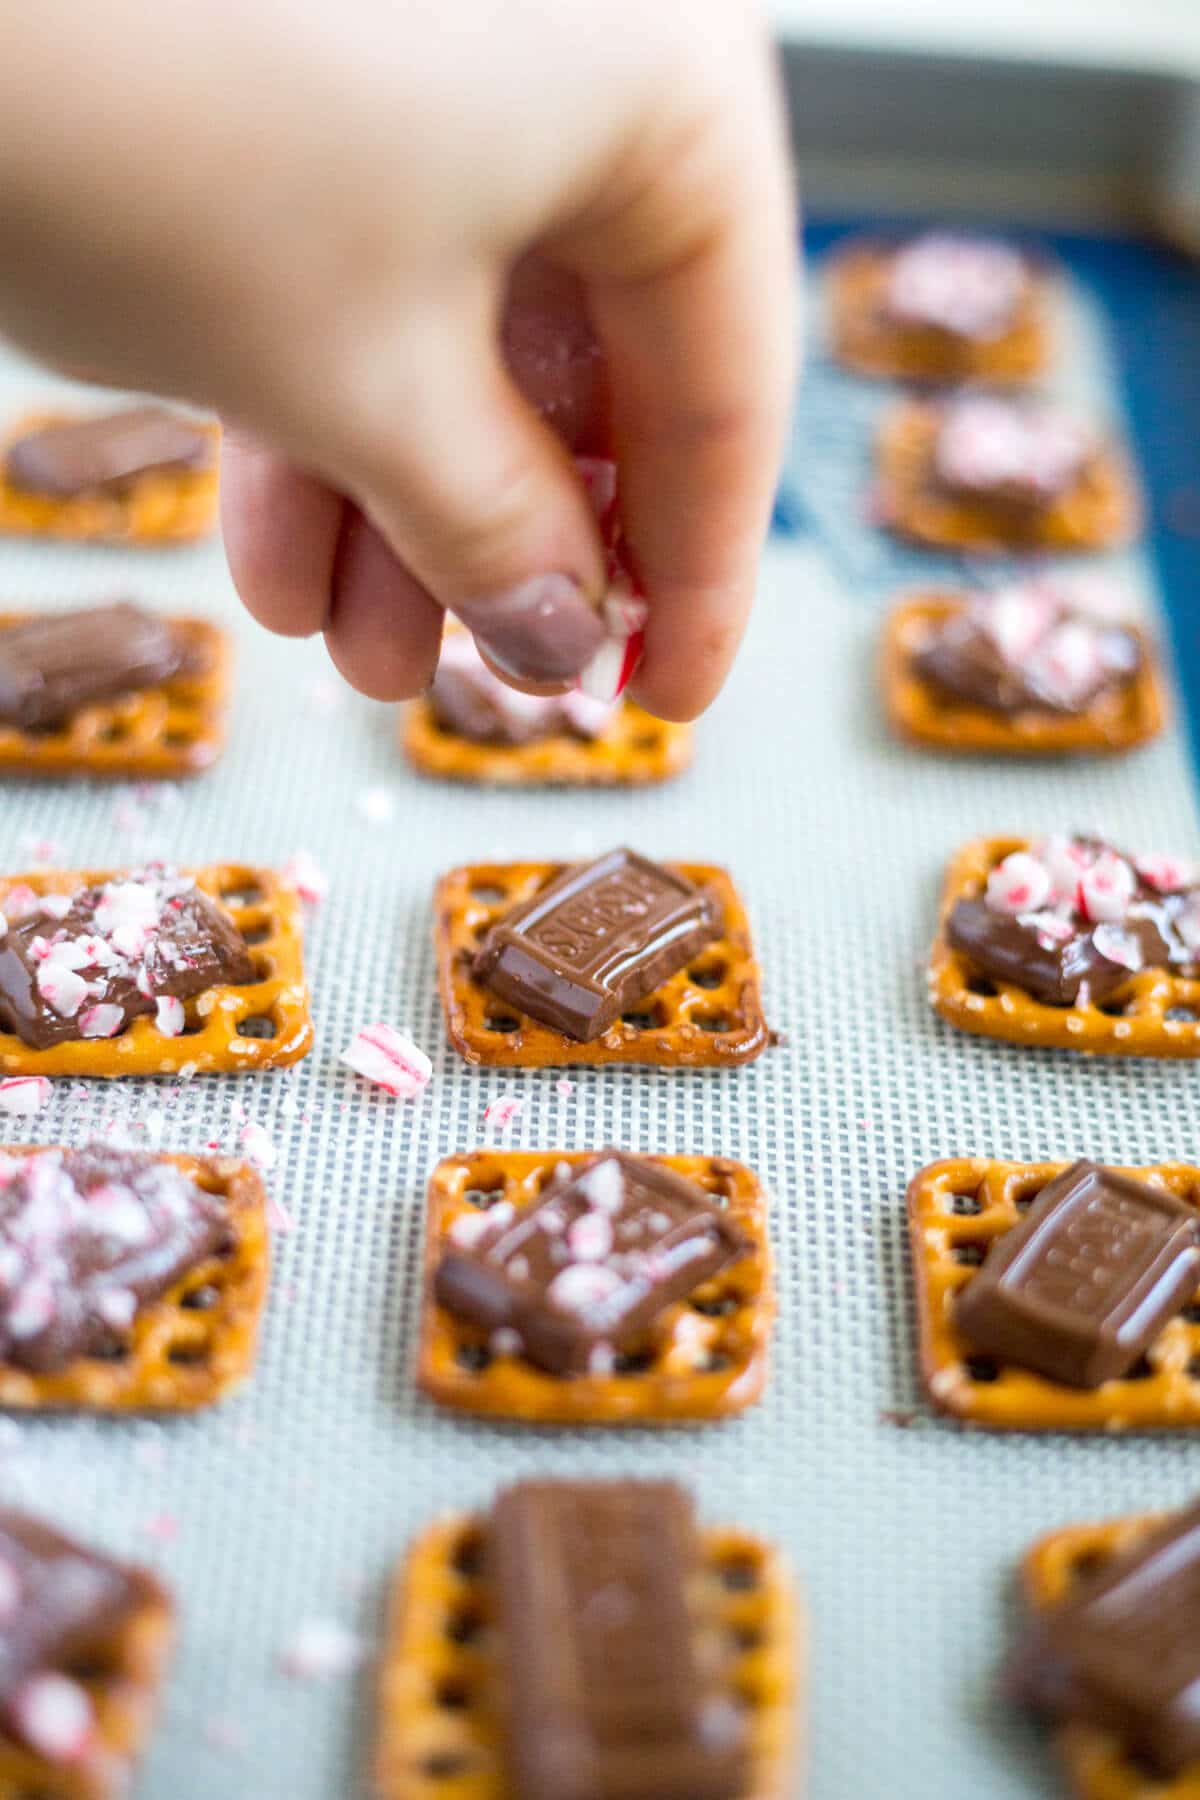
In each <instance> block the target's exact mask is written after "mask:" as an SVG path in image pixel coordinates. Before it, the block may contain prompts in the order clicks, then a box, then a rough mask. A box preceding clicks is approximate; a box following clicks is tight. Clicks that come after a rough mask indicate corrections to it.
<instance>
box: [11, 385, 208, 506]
mask: <svg viewBox="0 0 1200 1800" xmlns="http://www.w3.org/2000/svg"><path fill="white" fill-rule="evenodd" d="M212 461H213V445H212V441H211V439H210V437H209V435H208V434H207V433H206V432H205V430H204V429H203V427H202V426H201V425H199V424H198V423H197V422H195V421H194V420H191V419H188V418H186V417H185V416H184V415H183V414H182V413H175V412H171V411H169V410H168V409H167V408H166V407H163V406H136V407H126V408H125V409H123V410H122V411H120V412H113V413H103V414H99V415H97V416H95V417H92V418H84V419H67V420H61V421H56V422H55V423H53V424H49V425H43V426H41V427H39V428H38V429H36V430H34V431H30V432H28V433H27V434H26V435H25V436H23V437H20V438H18V439H17V440H16V442H15V443H13V444H12V445H11V446H10V448H9V451H8V457H7V465H6V468H7V475H8V479H9V481H10V482H11V483H12V485H13V487H15V488H20V489H22V490H24V491H27V492H29V493H34V494H46V495H53V496H54V498H55V499H60V500H63V499H71V498H73V497H75V496H76V495H79V494H92V493H102V492H105V491H107V490H111V489H116V490H120V489H122V488H124V487H126V486H127V485H128V484H129V483H130V482H131V481H133V480H135V479H136V478H137V477H138V476H139V475H144V474H146V473H147V472H148V471H151V470H153V471H155V472H159V471H164V472H165V471H171V472H176V471H185V470H192V469H200V468H204V467H205V466H206V465H207V464H208V463H211V462H212Z"/></svg>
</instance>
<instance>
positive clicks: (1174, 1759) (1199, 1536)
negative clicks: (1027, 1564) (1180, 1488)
mask: <svg viewBox="0 0 1200 1800" xmlns="http://www.w3.org/2000/svg"><path fill="white" fill-rule="evenodd" d="M1008 1684H1009V1687H1010V1690H1011V1691H1012V1693H1013V1695H1014V1697H1015V1698H1016V1699H1018V1700H1020V1701H1022V1702H1023V1703H1024V1704H1025V1705H1027V1706H1029V1707H1031V1708H1033V1710H1034V1711H1036V1712H1039V1713H1042V1714H1044V1715H1046V1716H1047V1717H1049V1718H1051V1719H1053V1720H1054V1722H1055V1723H1056V1724H1059V1725H1067V1724H1073V1723H1076V1722H1078V1723H1082V1724H1087V1725H1093V1726H1097V1727H1099V1728H1100V1729H1101V1730H1102V1731H1104V1732H1106V1733H1108V1732H1111V1733H1113V1734H1114V1735H1115V1736H1116V1737H1117V1738H1118V1739H1119V1740H1120V1742H1121V1744H1122V1746H1123V1747H1124V1749H1125V1750H1126V1751H1127V1752H1129V1753H1131V1754H1132V1755H1135V1756H1138V1757H1141V1758H1142V1759H1143V1760H1144V1761H1145V1762H1146V1763H1148V1764H1149V1765H1150V1768H1151V1769H1153V1770H1155V1771H1157V1772H1158V1773H1159V1774H1161V1775H1165V1776H1171V1775H1175V1774H1178V1773H1179V1771H1180V1770H1182V1769H1185V1768H1187V1767H1189V1765H1191V1764H1194V1763H1195V1762H1196V1761H1197V1760H1198V1759H1200V1709H1198V1708H1197V1706H1196V1692H1197V1687H1198V1685H1200V1502H1197V1501H1193V1502H1192V1504H1191V1506H1189V1507H1187V1508H1185V1510H1184V1511H1183V1512H1181V1513H1179V1514H1177V1515H1176V1516H1175V1517H1174V1518H1172V1519H1169V1520H1167V1521H1165V1522H1164V1524H1163V1526H1162V1528H1161V1529H1160V1530H1157V1531H1155V1532H1153V1533H1152V1534H1151V1536H1150V1537H1149V1538H1147V1539H1143V1540H1142V1541H1141V1542H1139V1543H1137V1544H1135V1545H1134V1547H1133V1548H1132V1549H1130V1550H1127V1551H1126V1552H1125V1553H1124V1554H1123V1555H1119V1556H1117V1557H1115V1558H1114V1559H1113V1561H1112V1562H1111V1563H1109V1564H1108V1565H1107V1566H1106V1567H1104V1568H1102V1569H1100V1570H1099V1572H1098V1573H1097V1574H1095V1575H1092V1576H1088V1577H1086V1578H1085V1579H1084V1580H1083V1581H1082V1582H1081V1584H1080V1585H1079V1586H1078V1587H1077V1588H1072V1589H1071V1590H1070V1591H1069V1592H1068V1594H1067V1597H1066V1599H1065V1600H1063V1601H1060V1602H1059V1604H1058V1605H1057V1606H1054V1607H1051V1608H1049V1609H1048V1610H1047V1611H1046V1612H1045V1613H1043V1614H1042V1615H1041V1616H1040V1617H1038V1618H1036V1619H1035V1620H1034V1621H1033V1622H1032V1623H1031V1624H1030V1625H1029V1627H1028V1628H1027V1630H1026V1633H1025V1636H1024V1638H1023V1639H1022V1640H1021V1641H1020V1642H1019V1643H1018V1645H1017V1647H1016V1649H1015V1650H1014V1653H1013V1655H1012V1657H1011V1658H1010V1661H1009V1667H1008ZM1184 1786H1186V1787H1188V1788H1190V1787H1191V1786H1192V1783H1191V1781H1188V1782H1186V1783H1185V1784H1184ZM1152 1787H1153V1791H1154V1792H1155V1793H1157V1792H1158V1791H1159V1789H1158V1784H1157V1782H1154V1783H1151V1782H1150V1781H1149V1780H1145V1779H1144V1778H1140V1779H1139V1780H1138V1781H1137V1784H1136V1792H1137V1793H1139V1794H1146V1795H1147V1796H1148V1795H1149V1794H1150V1792H1151V1788H1152ZM1107 1791H1108V1792H1109V1793H1116V1792H1117V1791H1118V1789H1117V1787H1115V1786H1114V1787H1111V1788H1109V1789H1108V1790H1107ZM1120 1791H1122V1792H1125V1793H1128V1794H1130V1795H1132V1794H1133V1793H1134V1791H1135V1789H1134V1787H1132V1786H1130V1787H1125V1786H1124V1782H1123V1781H1122V1783H1121V1789H1120ZM1163 1791H1164V1792H1165V1790H1163ZM1183 1791H1184V1787H1180V1788H1178V1789H1176V1788H1174V1787H1172V1792H1177V1793H1182V1792H1183Z"/></svg>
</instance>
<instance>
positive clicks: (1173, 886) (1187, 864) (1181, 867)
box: [1133, 856, 1200, 894]
mask: <svg viewBox="0 0 1200 1800" xmlns="http://www.w3.org/2000/svg"><path fill="white" fill-rule="evenodd" d="M1133 866H1134V868H1135V869H1136V870H1137V872H1138V874H1139V875H1140V876H1141V878H1142V880H1143V881H1144V882H1145V883H1146V886H1147V887H1152V888H1154V889H1155V890H1156V892H1158V893H1160V894H1178V893H1180V892H1182V890H1183V889H1184V888H1189V887H1195V885H1196V883H1197V882H1200V863H1195V862H1191V861H1189V860H1188V858H1187V857H1183V856H1139V857H1138V859H1137V861H1136V862H1135V863H1134V865H1133Z"/></svg>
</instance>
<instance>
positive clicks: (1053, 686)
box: [1026, 619, 1109, 706]
mask: <svg viewBox="0 0 1200 1800" xmlns="http://www.w3.org/2000/svg"><path fill="white" fill-rule="evenodd" d="M1026 667H1027V669H1028V672H1029V675H1030V677H1031V678H1032V680H1033V681H1034V682H1036V684H1037V685H1038V687H1040V688H1041V690H1042V692H1043V693H1045V694H1047V695H1048V696H1049V697H1050V698H1051V699H1052V700H1056V701H1057V702H1058V703H1059V705H1060V706H1077V705H1080V704H1082V703H1083V701H1085V700H1086V699H1087V698H1088V696H1089V695H1090V694H1092V693H1093V692H1094V690H1095V689H1096V687H1097V686H1098V685H1099V683H1101V682H1102V681H1103V680H1104V677H1105V676H1106V675H1107V674H1108V672H1109V665H1108V662H1107V660H1106V658H1105V655H1104V651H1103V648H1102V642H1101V635H1100V633H1099V632H1098V631H1097V629H1096V627H1095V626H1094V625H1092V624H1091V623H1090V622H1088V621H1087V620H1084V619H1064V620H1063V621H1062V623H1061V624H1059V625H1056V626H1055V627H1054V629H1053V631H1050V632H1048V633H1047V634H1046V636H1045V637H1044V638H1043V639H1042V641H1041V643H1040V644H1038V645H1037V646H1036V648H1035V649H1034V650H1033V651H1032V653H1031V654H1030V656H1029V658H1028V661H1027V664H1026Z"/></svg>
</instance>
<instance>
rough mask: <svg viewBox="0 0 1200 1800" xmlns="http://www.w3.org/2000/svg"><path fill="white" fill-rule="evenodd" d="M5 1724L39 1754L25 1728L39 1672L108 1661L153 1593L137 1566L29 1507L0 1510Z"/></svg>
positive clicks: (0, 1687)
mask: <svg viewBox="0 0 1200 1800" xmlns="http://www.w3.org/2000/svg"><path fill="white" fill-rule="evenodd" d="M0 1587H2V1589H3V1593H4V1596H5V1607H4V1614H3V1618H2V1619H0V1722H2V1723H3V1727H4V1730H5V1731H6V1732H8V1733H9V1734H10V1735H11V1736H12V1737H14V1738H16V1739H17V1740H18V1742H21V1743H25V1744H26V1745H27V1747H28V1748H29V1749H31V1750H33V1751H34V1752H35V1753H36V1754H37V1755H39V1756H43V1757H44V1756H45V1755H46V1749H45V1746H44V1745H42V1744H33V1743H30V1742H29V1740H28V1738H27V1737H26V1735H25V1731H24V1728H23V1708H22V1705H21V1699H22V1690H23V1689H24V1687H25V1684H26V1683H27V1682H29V1681H30V1680H31V1679H36V1678H37V1677H38V1676H40V1675H47V1674H54V1675H65V1676H67V1677H68V1678H72V1677H74V1676H75V1675H76V1671H78V1672H79V1674H80V1675H82V1674H83V1673H84V1672H85V1671H87V1670H90V1669H91V1668H92V1667H93V1666H96V1667H103V1666H104V1663H105V1660H106V1657H107V1656H108V1654H109V1653H110V1651H111V1646H112V1642H113V1639H114V1637H115V1635H116V1634H117V1633H118V1632H119V1631H120V1630H121V1629H122V1627H123V1626H124V1625H125V1623H126V1622H127V1620H128V1619H129V1617H130V1615H131V1614H132V1613H133V1612H134V1611H135V1610H137V1609H138V1608H140V1607H141V1606H143V1605H144V1604H145V1602H146V1600H147V1598H148V1592H149V1583H148V1582H147V1580H146V1578H145V1577H144V1576H141V1575H139V1574H138V1572H137V1571H136V1570H132V1569H128V1568H125V1567H123V1566H122V1565H121V1564H120V1563H116V1562H113V1561H112V1560H111V1559H110V1558H109V1557H107V1556H100V1555H97V1554H96V1553H95V1552H94V1551H92V1550H86V1549H84V1547H83V1546H82V1545H81V1544H77V1543H75V1542H74V1541H73V1540H72V1539H71V1538H68V1537H64V1536H63V1535H62V1533H61V1532H58V1531H55V1530H53V1529H52V1528H51V1527H50V1526H49V1525H43V1524H42V1523H41V1522H40V1521H39V1520H37V1519H32V1518H30V1517H29V1516H28V1515H27V1514H25V1513H20V1512H15V1511H13V1510H11V1509H10V1508H8V1507H4V1508H0Z"/></svg>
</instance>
